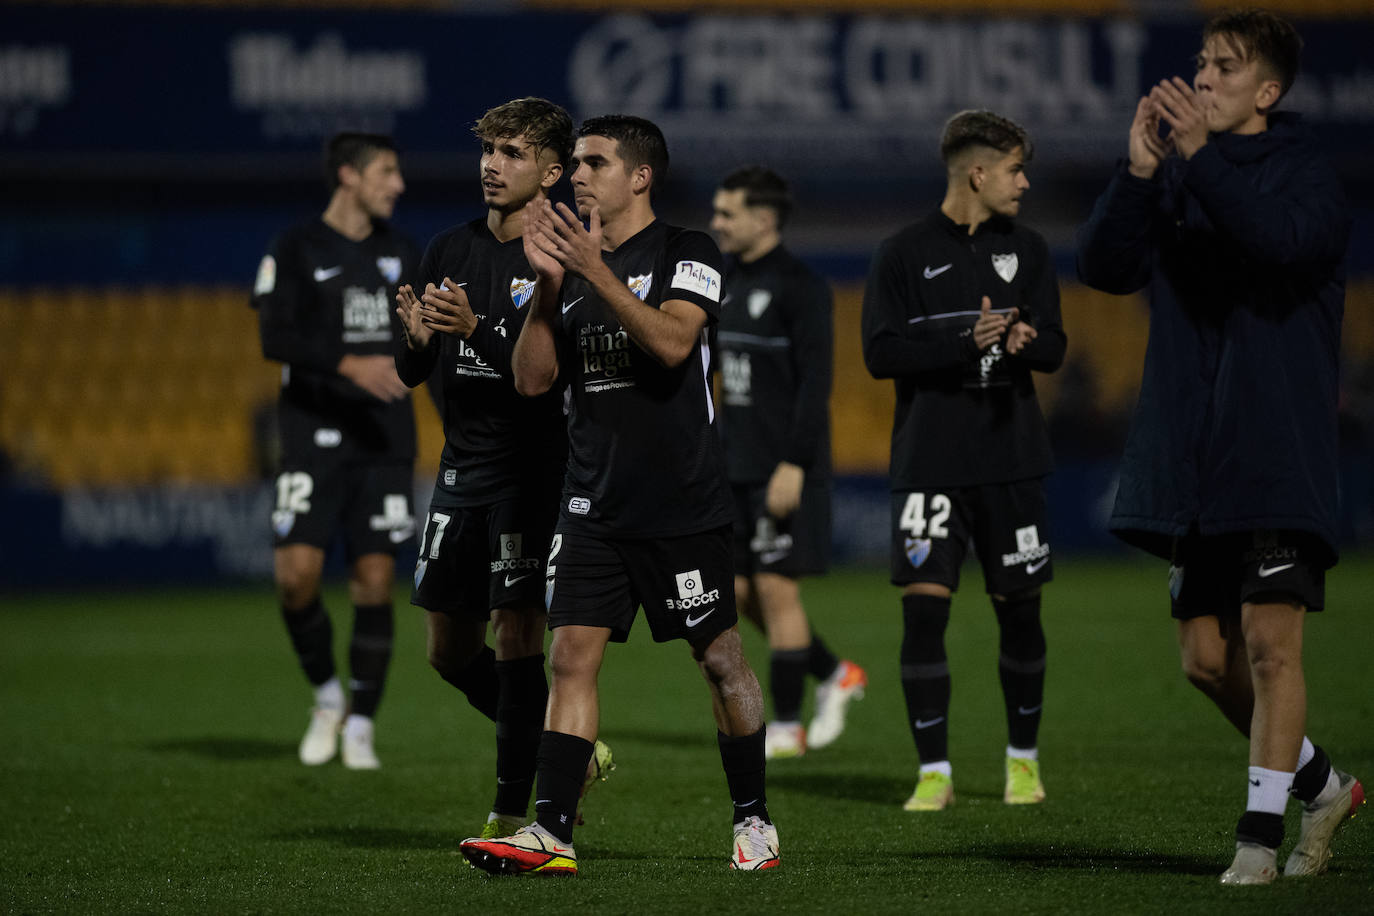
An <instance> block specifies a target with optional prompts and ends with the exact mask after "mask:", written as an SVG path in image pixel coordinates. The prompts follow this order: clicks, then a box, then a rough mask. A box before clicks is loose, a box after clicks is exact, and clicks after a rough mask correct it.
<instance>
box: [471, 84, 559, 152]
mask: <svg viewBox="0 0 1374 916" xmlns="http://www.w3.org/2000/svg"><path fill="white" fill-rule="evenodd" d="M472 132H473V134H474V135H475V136H476V137H477V138H478V139H481V140H498V139H501V138H503V137H524V138H525V139H526V140H527V141H529V144H530V145H531V146H533V147H534V150H535V154H536V155H538V154H539V153H542V152H543V151H544V150H550V151H552V152H553V153H554V154H555V155H556V156H557V157H558V161H559V162H560V163H562V164H563V165H567V164H568V160H569V159H570V158H572V148H573V122H572V117H571V116H570V115H569V114H568V113H567V112H566V111H564V110H563V107H562V106H561V105H555V104H554V103H553V102H550V101H549V100H548V99H541V98H537V97H535V96H526V97H525V98H523V99H511V100H510V101H509V102H505V103H504V104H501V105H497V106H496V107H495V108H492V109H489V110H488V111H487V113H486V114H484V115H482V117H481V118H479V119H478V121H477V123H476V124H474V125H473V126H472Z"/></svg>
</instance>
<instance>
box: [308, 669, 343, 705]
mask: <svg viewBox="0 0 1374 916" xmlns="http://www.w3.org/2000/svg"><path fill="white" fill-rule="evenodd" d="M315 705H316V706H318V707H319V708H320V709H335V710H338V711H340V712H342V711H343V708H344V690H343V684H340V683H339V679H338V678H336V677H331V678H330V679H329V680H327V681H325V682H324V683H323V684H321V685H320V686H318V687H316V688H315Z"/></svg>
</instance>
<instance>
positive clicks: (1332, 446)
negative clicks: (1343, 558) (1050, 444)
mask: <svg viewBox="0 0 1374 916" xmlns="http://www.w3.org/2000/svg"><path fill="white" fill-rule="evenodd" d="M1349 232H1350V217H1349V211H1348V210H1347V207H1346V201H1345V195H1344V192H1343V191H1342V188H1341V185H1340V182H1339V181H1338V179H1337V177H1336V175H1335V173H1334V172H1333V171H1332V169H1331V167H1330V166H1329V165H1328V164H1327V163H1326V161H1325V160H1324V158H1323V157H1322V156H1321V154H1320V153H1319V151H1318V149H1317V145H1316V142H1315V140H1314V138H1313V137H1312V135H1311V134H1310V133H1309V132H1308V131H1307V129H1306V128H1304V127H1303V126H1302V125H1301V123H1300V121H1299V119H1298V117H1297V116H1295V115H1286V114H1275V115H1273V116H1271V118H1270V120H1269V129H1268V130H1266V131H1263V132H1262V133H1259V134H1253V135H1240V134H1214V135H1213V136H1212V137H1211V138H1210V139H1209V142H1208V143H1207V144H1206V145H1205V146H1203V147H1202V148H1201V149H1200V150H1198V152H1197V153H1196V154H1194V156H1193V158H1192V159H1191V160H1188V161H1186V162H1185V161H1184V160H1182V159H1180V158H1177V157H1173V158H1170V159H1168V160H1167V161H1165V162H1164V163H1163V164H1162V165H1161V166H1160V168H1159V170H1158V171H1157V172H1156V174H1155V177H1154V179H1153V180H1144V179H1140V178H1136V177H1134V176H1132V175H1131V174H1130V173H1129V172H1128V171H1127V169H1126V164H1125V163H1124V162H1123V163H1122V164H1121V165H1120V166H1119V168H1118V170H1117V173H1116V175H1115V176H1114V177H1113V178H1112V181H1111V183H1110V184H1109V185H1108V186H1107V190H1106V191H1105V192H1104V193H1103V194H1102V196H1101V197H1100V198H1099V199H1098V201H1097V204H1096V206H1095V207H1094V208H1093V212H1092V215H1091V217H1089V219H1088V222H1087V223H1086V224H1084V225H1083V227H1082V228H1081V229H1080V230H1079V236H1078V275H1079V277H1080V278H1081V279H1082V280H1083V282H1085V283H1087V284H1088V285H1089V286H1092V287H1094V288H1096V289H1100V290H1103V291H1105V292H1109V293H1115V294H1118V295H1122V294H1127V293H1133V292H1136V291H1138V290H1140V289H1142V288H1144V287H1145V286H1147V285H1148V286H1149V289H1150V338H1149V344H1148V347H1147V349H1146V353H1145V370H1144V376H1143V378H1142V379H1141V386H1140V400H1139V403H1138V404H1137V405H1136V410H1135V415H1134V417H1133V419H1132V422H1131V431H1130V436H1129V438H1128V440H1127V443H1126V451H1125V455H1124V457H1123V458H1122V464H1121V481H1120V488H1119V490H1118V492H1117V497H1116V506H1115V509H1114V511H1113V513H1112V518H1111V522H1110V528H1111V530H1112V531H1113V532H1114V533H1115V534H1117V535H1118V536H1119V537H1121V538H1122V539H1124V540H1126V541H1128V542H1129V543H1132V544H1135V545H1136V546H1139V547H1142V548H1144V549H1146V550H1148V551H1150V552H1151V553H1154V554H1157V555H1160V556H1164V557H1168V556H1169V555H1170V550H1171V547H1172V540H1173V538H1175V537H1178V536H1180V535H1183V534H1185V533H1187V532H1188V531H1189V530H1190V529H1196V530H1198V531H1200V532H1201V533H1202V534H1204V535H1213V534H1224V533H1229V532H1238V531H1241V532H1243V531H1253V530H1262V529H1285V530H1292V531H1302V532H1308V533H1310V534H1312V535H1315V536H1316V537H1318V538H1320V540H1321V541H1322V542H1323V543H1324V544H1325V545H1326V547H1327V548H1328V549H1329V551H1330V556H1329V558H1328V559H1329V561H1330V562H1331V563H1334V562H1335V559H1336V551H1337V548H1336V520H1337V442H1336V407H1337V386H1338V378H1337V368H1338V357H1339V350H1340V337H1341V315H1342V312H1343V310H1344V303H1345V250H1346V244H1347V240H1348V237H1349Z"/></svg>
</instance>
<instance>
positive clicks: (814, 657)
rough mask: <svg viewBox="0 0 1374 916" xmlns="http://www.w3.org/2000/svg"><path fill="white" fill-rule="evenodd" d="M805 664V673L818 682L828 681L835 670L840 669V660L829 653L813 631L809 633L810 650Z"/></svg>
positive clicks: (823, 642) (832, 653) (828, 648)
mask: <svg viewBox="0 0 1374 916" xmlns="http://www.w3.org/2000/svg"><path fill="white" fill-rule="evenodd" d="M806 662H807V669H808V671H807V673H809V674H810V675H811V676H812V677H814V678H815V679H816V680H818V681H826V680H829V679H830V676H831V675H833V674H834V673H835V669H836V668H838V667H840V660H839V659H838V658H836V657H835V653H834V652H831V651H830V647H829V646H827V645H826V644H825V641H824V640H823V639H821V638H820V637H819V636H817V635H816V631H815V630H812V631H811V649H810V653H809V655H808V656H807V659H806Z"/></svg>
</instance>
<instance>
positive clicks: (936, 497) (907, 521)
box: [897, 493, 953, 538]
mask: <svg viewBox="0 0 1374 916" xmlns="http://www.w3.org/2000/svg"><path fill="white" fill-rule="evenodd" d="M929 508H930V515H929V516H927V515H926V494H924V493H908V494H907V497H906V505H904V506H903V507H902V516H901V518H900V519H898V521H897V526H898V527H899V528H901V529H902V530H903V531H906V532H908V533H910V534H911V536H912V537H914V538H947V537H949V529H948V528H946V527H945V522H947V521H949V513H950V511H951V510H952V509H953V504H952V503H951V502H950V500H949V497H948V496H946V495H945V494H943V493H932V494H931V496H930V506H929Z"/></svg>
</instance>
